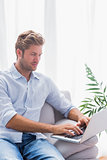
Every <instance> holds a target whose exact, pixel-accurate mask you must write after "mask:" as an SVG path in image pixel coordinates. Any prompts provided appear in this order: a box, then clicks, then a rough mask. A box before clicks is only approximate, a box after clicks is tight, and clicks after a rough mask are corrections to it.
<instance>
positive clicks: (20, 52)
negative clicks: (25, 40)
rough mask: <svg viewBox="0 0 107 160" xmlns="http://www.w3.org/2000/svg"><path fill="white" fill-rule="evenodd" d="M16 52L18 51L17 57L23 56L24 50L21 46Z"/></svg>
mask: <svg viewBox="0 0 107 160" xmlns="http://www.w3.org/2000/svg"><path fill="white" fill-rule="evenodd" d="M16 53H17V58H21V57H22V50H20V49H19V48H18V49H17V50H16Z"/></svg>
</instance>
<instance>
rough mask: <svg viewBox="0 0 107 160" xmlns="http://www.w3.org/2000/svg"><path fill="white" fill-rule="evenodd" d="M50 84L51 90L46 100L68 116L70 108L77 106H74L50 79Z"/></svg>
mask: <svg viewBox="0 0 107 160" xmlns="http://www.w3.org/2000/svg"><path fill="white" fill-rule="evenodd" d="M48 86H49V90H50V92H49V95H48V97H47V99H46V102H47V103H49V104H50V105H52V106H53V107H54V108H55V109H56V110H58V111H60V112H61V113H62V114H63V115H64V116H65V117H68V113H69V112H70V110H72V109H73V108H75V106H73V105H72V103H71V101H70V100H68V99H67V98H66V97H65V96H64V94H63V93H62V92H61V91H59V89H58V88H57V86H56V85H55V84H54V83H53V82H52V80H50V79H49V82H48Z"/></svg>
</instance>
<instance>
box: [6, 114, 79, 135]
mask: <svg viewBox="0 0 107 160" xmlns="http://www.w3.org/2000/svg"><path fill="white" fill-rule="evenodd" d="M6 127H7V128H9V129H14V130H17V131H20V132H33V133H35V132H41V133H54V134H62V133H67V134H71V135H73V133H71V132H70V130H73V131H75V132H76V133H77V134H79V133H81V130H80V129H79V128H78V127H77V126H74V125H72V124H62V125H51V124H46V123H41V122H35V121H32V120H29V119H27V118H25V117H23V116H21V115H19V114H16V115H15V116H14V117H13V118H11V119H10V121H9V122H8V123H7V124H6Z"/></svg>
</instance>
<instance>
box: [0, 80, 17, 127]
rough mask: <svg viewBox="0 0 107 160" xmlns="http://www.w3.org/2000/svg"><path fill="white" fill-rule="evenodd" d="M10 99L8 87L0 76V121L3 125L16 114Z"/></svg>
mask: <svg viewBox="0 0 107 160" xmlns="http://www.w3.org/2000/svg"><path fill="white" fill-rule="evenodd" d="M16 113H17V112H16V111H15V110H14V108H13V105H12V103H11V99H10V97H9V95H8V88H7V85H6V83H5V81H3V80H2V79H1V78H0V123H1V125H3V126H6V124H7V123H8V121H9V120H10V119H11V118H12V117H13V116H14V115H15V114H16Z"/></svg>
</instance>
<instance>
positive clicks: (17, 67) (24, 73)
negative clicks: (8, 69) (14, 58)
mask: <svg viewBox="0 0 107 160" xmlns="http://www.w3.org/2000/svg"><path fill="white" fill-rule="evenodd" d="M14 65H15V67H16V69H17V70H18V72H19V73H20V74H21V75H22V76H24V77H25V78H26V80H27V81H29V79H30V75H31V71H29V72H28V71H26V70H24V69H22V68H21V67H20V65H18V64H17V63H15V64H14Z"/></svg>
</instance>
